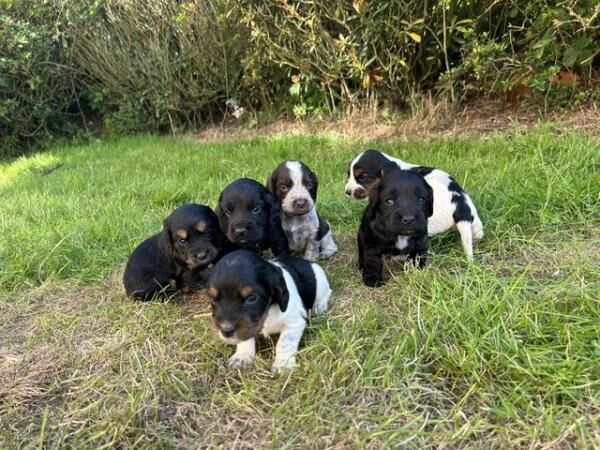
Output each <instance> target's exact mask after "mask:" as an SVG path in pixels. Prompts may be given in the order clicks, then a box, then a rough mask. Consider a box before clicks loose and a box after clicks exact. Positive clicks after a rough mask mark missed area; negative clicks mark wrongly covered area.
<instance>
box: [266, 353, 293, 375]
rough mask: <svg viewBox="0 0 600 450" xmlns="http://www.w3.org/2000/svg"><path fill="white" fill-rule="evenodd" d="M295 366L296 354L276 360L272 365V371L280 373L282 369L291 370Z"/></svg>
mask: <svg viewBox="0 0 600 450" xmlns="http://www.w3.org/2000/svg"><path fill="white" fill-rule="evenodd" d="M294 367H296V357H295V356H290V357H289V358H287V359H286V360H285V361H277V360H275V361H274V362H273V365H272V366H271V372H272V373H278V372H281V371H284V370H291V369H293V368H294Z"/></svg>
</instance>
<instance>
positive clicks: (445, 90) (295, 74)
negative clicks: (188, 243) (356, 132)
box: [0, 0, 600, 154]
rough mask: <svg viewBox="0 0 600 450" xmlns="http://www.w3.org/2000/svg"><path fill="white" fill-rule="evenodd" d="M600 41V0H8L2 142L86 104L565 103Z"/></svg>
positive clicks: (194, 112) (169, 107)
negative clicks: (525, 98)
mask: <svg viewBox="0 0 600 450" xmlns="http://www.w3.org/2000/svg"><path fill="white" fill-rule="evenodd" d="M599 52H600V6H599V5H598V2H597V1H596V0H563V1H550V0H537V1H525V0H484V1H474V0H463V1H459V0H402V1H400V0H394V1H392V0H353V1H349V0H311V1H284V0H262V1H260V2H256V1H253V0H237V1H236V0H180V1H172V0H43V1H35V0H0V89H1V90H0V144H1V145H2V149H1V150H0V151H1V152H2V153H3V154H7V153H9V152H11V151H14V149H18V148H23V147H27V146H28V145H30V144H31V143H32V142H35V141H36V140H39V139H40V138H46V137H48V136H56V135H60V134H70V133H72V132H73V130H74V129H76V127H78V126H81V118H82V117H87V118H92V119H94V120H95V121H96V122H100V123H101V124H103V126H104V127H106V128H108V129H109V130H110V131H114V132H118V133H132V132H140V131H143V132H149V131H150V132H176V131H180V130H186V129H193V128H196V127H198V126H201V125H203V124H206V123H208V122H212V121H216V120H221V119H222V118H223V114H224V112H225V102H226V100H227V99H229V98H235V99H237V100H238V102H239V103H240V104H241V105H242V106H244V107H245V108H246V109H251V110H255V111H264V110H268V109H273V110H275V111H282V110H283V111H288V112H292V111H293V112H294V114H295V115H296V116H299V117H302V116H304V115H306V114H309V113H311V112H313V113H318V114H323V113H326V112H333V111H336V110H343V111H346V110H349V109H350V110H351V109H362V108H365V107H371V108H373V109H376V108H378V107H379V106H380V105H381V103H382V102H386V103H387V104H389V103H391V104H396V105H398V106H401V107H407V106H408V107H410V106H411V105H412V104H416V103H415V99H416V100H418V99H419V96H420V95H421V94H422V93H423V92H426V91H427V92H433V93H434V94H435V95H437V96H439V97H446V98H449V99H451V100H452V101H454V102H461V101H463V100H464V99H466V98H468V97H469V96H471V95H488V94H495V95H499V94H504V93H506V92H509V91H510V90H511V89H512V88H513V87H514V86H521V87H522V86H526V87H527V88H528V89H530V91H531V92H532V95H533V96H534V97H535V96H536V95H537V96H538V97H539V98H540V99H541V100H542V101H545V102H546V103H547V104H549V105H551V106H556V105H559V106H562V105H568V104H572V103H573V102H581V101H585V100H586V99H588V98H590V97H592V96H593V95H597V93H594V92H593V90H592V89H591V85H590V80H591V79H592V74H593V70H594V68H595V67H597V65H598V60H599V58H598V54H599ZM564 71H568V72H569V73H571V72H572V73H574V74H576V75H569V76H567V77H566V79H567V81H568V82H567V83H564V82H563V83H561V82H557V80H560V79H561V77H560V75H561V74H563V75H564ZM574 77H576V80H577V82H576V83H570V81H572V80H573V79H574ZM562 79H563V80H564V79H565V77H564V76H563V78H562ZM74 127H75V128H74Z"/></svg>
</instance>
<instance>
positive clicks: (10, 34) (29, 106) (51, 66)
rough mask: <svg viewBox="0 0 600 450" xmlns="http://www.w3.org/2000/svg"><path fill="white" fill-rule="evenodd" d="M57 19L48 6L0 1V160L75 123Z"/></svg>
mask: <svg viewBox="0 0 600 450" xmlns="http://www.w3.org/2000/svg"><path fill="white" fill-rule="evenodd" d="M60 14H61V10H60V8H59V6H58V5H57V4H54V3H52V2H38V1H36V0H0V156H3V155H10V154H13V153H15V152H17V151H20V150H21V149H22V148H24V147H28V146H29V145H30V143H32V142H35V141H36V140H40V139H43V138H48V137H51V136H53V135H55V134H62V133H64V132H65V131H66V130H65V127H66V126H67V124H68V121H69V120H72V119H73V117H75V118H78V115H77V114H76V113H77V109H76V108H75V106H76V93H75V92H74V90H75V86H74V82H73V76H72V75H73V74H72V71H71V69H70V68H69V67H68V64H69V59H70V54H69V52H68V49H66V48H65V44H66V42H65V36H64V33H63V30H62V29H61V27H60Z"/></svg>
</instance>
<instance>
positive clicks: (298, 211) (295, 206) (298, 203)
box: [291, 198, 311, 216]
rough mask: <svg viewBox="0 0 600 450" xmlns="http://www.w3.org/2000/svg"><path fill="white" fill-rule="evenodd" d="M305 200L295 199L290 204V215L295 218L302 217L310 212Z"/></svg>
mask: <svg viewBox="0 0 600 450" xmlns="http://www.w3.org/2000/svg"><path fill="white" fill-rule="evenodd" d="M310 203H311V202H309V201H308V200H307V199H305V198H297V199H295V200H294V201H293V202H292V211H291V213H292V214H294V215H297V216H302V215H304V214H306V213H307V212H308V211H310V206H311V204H310Z"/></svg>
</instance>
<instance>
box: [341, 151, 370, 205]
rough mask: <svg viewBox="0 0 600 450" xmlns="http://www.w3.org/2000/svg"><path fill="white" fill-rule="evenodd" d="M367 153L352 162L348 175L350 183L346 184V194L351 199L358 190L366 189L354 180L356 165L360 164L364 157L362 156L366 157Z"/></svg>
mask: <svg viewBox="0 0 600 450" xmlns="http://www.w3.org/2000/svg"><path fill="white" fill-rule="evenodd" d="M364 154H365V152H362V153H361V154H360V155H358V156H357V157H356V158H354V159H353V160H352V162H351V163H350V171H349V172H350V173H349V174H348V182H347V183H346V187H345V190H346V194H348V195H349V196H350V197H354V196H355V193H356V191H357V190H364V188H363V187H362V186H361V185H360V184H358V183H357V182H356V179H355V178H354V165H355V164H356V163H357V162H358V160H359V159H360V158H361V157H362V155H364Z"/></svg>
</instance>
